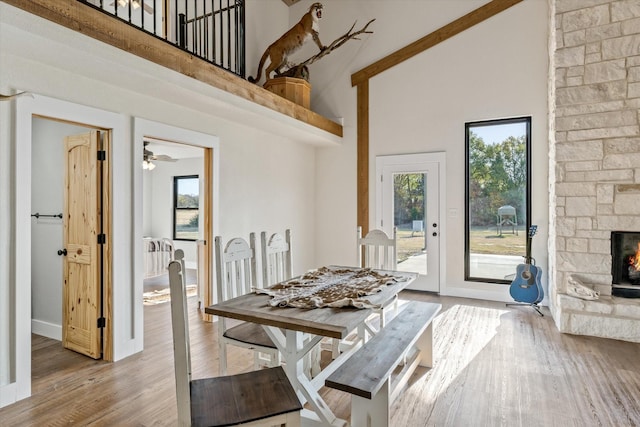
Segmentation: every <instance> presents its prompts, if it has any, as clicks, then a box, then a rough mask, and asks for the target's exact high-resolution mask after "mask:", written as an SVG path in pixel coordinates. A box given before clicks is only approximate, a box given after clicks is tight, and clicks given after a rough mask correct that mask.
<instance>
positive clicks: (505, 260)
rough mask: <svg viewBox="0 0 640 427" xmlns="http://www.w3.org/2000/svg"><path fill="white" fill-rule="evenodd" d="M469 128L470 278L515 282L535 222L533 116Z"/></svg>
mask: <svg viewBox="0 0 640 427" xmlns="http://www.w3.org/2000/svg"><path fill="white" fill-rule="evenodd" d="M465 130H466V132H465V134H466V135H465V139H466V216H465V280H472V281H483V282H493V283H511V281H512V280H513V277H514V275H515V271H516V268H517V266H518V264H522V263H523V261H524V260H523V257H524V256H525V255H526V241H527V233H528V232H527V230H528V226H529V223H530V211H531V210H530V205H531V184H530V183H531V167H530V157H531V117H522V118H513V119H504V120H490V121H483V122H473V123H467V124H466V125H465Z"/></svg>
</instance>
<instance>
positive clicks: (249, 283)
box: [215, 233, 280, 375]
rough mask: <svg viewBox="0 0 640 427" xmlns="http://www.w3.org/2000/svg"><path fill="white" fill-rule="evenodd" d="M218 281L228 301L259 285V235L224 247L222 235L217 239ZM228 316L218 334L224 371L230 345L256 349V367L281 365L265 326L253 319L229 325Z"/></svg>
mask: <svg viewBox="0 0 640 427" xmlns="http://www.w3.org/2000/svg"><path fill="white" fill-rule="evenodd" d="M215 252H216V254H215V258H216V279H217V280H216V282H217V287H218V298H219V300H220V301H226V300H228V299H231V298H235V297H238V296H241V295H245V294H247V293H249V292H253V289H252V288H254V287H258V281H257V274H256V237H255V233H251V234H250V235H249V244H247V242H246V240H244V239H242V238H240V237H236V238H233V239H231V240H229V242H228V243H227V244H226V245H224V246H223V244H222V238H221V237H220V236H216V238H215ZM227 323H228V319H225V318H224V317H220V318H219V319H218V332H219V333H218V337H219V343H218V344H219V346H220V354H219V356H220V374H221V375H224V374H226V372H227V345H235V346H238V347H244V348H247V349H250V350H253V351H254V352H255V355H254V356H255V357H254V368H255V369H258V368H259V367H261V366H278V365H280V352H279V351H278V349H277V347H276V345H275V344H274V343H273V341H272V340H271V338H270V337H269V335H267V333H266V331H265V330H264V328H263V327H262V326H261V325H259V324H257V323H251V322H241V323H240V324H236V325H234V326H230V327H229V326H228V325H227Z"/></svg>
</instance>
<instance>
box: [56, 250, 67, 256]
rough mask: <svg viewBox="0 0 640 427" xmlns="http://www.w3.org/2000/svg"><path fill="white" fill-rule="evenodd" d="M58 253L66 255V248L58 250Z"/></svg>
mask: <svg viewBox="0 0 640 427" xmlns="http://www.w3.org/2000/svg"><path fill="white" fill-rule="evenodd" d="M58 255H62V256H67V250H66V249H60V250H58Z"/></svg>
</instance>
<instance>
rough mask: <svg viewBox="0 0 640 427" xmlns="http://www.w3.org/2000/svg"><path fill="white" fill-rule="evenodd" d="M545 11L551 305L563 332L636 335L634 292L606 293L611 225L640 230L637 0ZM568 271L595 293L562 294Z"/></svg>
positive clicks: (570, 1)
mask: <svg viewBox="0 0 640 427" xmlns="http://www.w3.org/2000/svg"><path fill="white" fill-rule="evenodd" d="M551 11H552V16H551V19H552V23H553V24H554V25H555V34H552V35H551V42H550V46H551V51H552V58H551V64H552V66H551V70H550V71H551V76H552V78H553V79H555V86H554V87H553V88H551V91H550V93H551V101H550V110H551V112H550V128H551V129H552V130H551V150H550V157H551V158H550V168H551V171H550V177H551V182H550V192H551V200H552V206H551V212H550V215H551V233H550V234H553V235H552V236H551V238H550V247H549V253H550V259H549V265H550V281H549V282H550V284H549V291H550V292H549V293H550V306H551V310H552V313H553V316H554V319H555V322H556V325H557V326H558V328H559V329H560V330H561V331H562V332H568V333H574V334H580V335H594V336H602V337H608V338H616V339H624V340H629V341H636V342H640V299H624V298H616V297H611V296H610V295H611V281H612V277H611V254H610V251H611V247H610V246H611V242H610V237H611V231H615V230H622V231H640V127H639V123H640V122H639V112H640V110H639V108H640V0H620V1H613V0H551ZM552 28H553V27H552ZM551 84H552V85H553V84H554V82H551ZM554 100H555V102H554ZM554 131H555V132H554ZM570 274H575V275H577V276H578V277H579V278H580V279H582V280H583V281H584V282H588V283H591V284H594V285H595V286H596V288H597V289H598V290H599V291H600V292H601V294H602V297H601V298H600V299H599V300H598V301H593V302H589V301H584V300H580V299H576V298H572V297H569V296H567V295H566V294H564V292H565V290H566V280H567V277H568V275H570Z"/></svg>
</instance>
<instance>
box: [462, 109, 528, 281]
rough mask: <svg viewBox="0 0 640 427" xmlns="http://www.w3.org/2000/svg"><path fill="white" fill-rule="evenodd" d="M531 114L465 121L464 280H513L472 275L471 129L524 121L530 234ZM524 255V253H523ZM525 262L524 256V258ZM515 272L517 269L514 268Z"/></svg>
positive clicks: (526, 199)
mask: <svg viewBox="0 0 640 427" xmlns="http://www.w3.org/2000/svg"><path fill="white" fill-rule="evenodd" d="M531 122H532V117H531V116H522V117H512V118H505V119H492V120H482V121H475V122H466V123H465V127H464V128H465V135H464V138H465V200H464V201H465V212H464V239H465V244H464V280H465V281H469V282H483V283H496V284H507V285H508V284H511V282H512V280H508V279H496V278H487V277H476V276H471V265H470V261H471V250H470V232H469V231H470V221H469V216H470V215H469V208H470V204H469V190H470V189H469V182H470V176H469V174H470V166H469V160H470V158H469V156H470V150H469V131H470V129H471V128H475V127H481V126H495V125H507V124H514V123H524V124H525V129H526V134H525V145H526V147H525V155H526V161H525V163H526V169H527V170H526V180H527V182H526V186H525V187H526V190H525V192H526V194H525V203H526V205H527V206H526V208H525V215H526V221H525V233H527V234H528V230H529V227H530V226H531V192H532V182H531ZM523 256H524V254H523ZM523 262H524V258H523ZM514 273H515V270H514Z"/></svg>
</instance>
